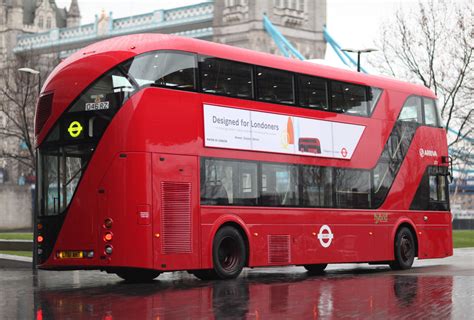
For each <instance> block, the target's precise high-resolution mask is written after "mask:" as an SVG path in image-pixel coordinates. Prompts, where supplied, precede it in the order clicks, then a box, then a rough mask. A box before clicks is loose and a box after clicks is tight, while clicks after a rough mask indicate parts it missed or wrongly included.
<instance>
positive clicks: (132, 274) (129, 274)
mask: <svg viewBox="0 0 474 320" xmlns="http://www.w3.org/2000/svg"><path fill="white" fill-rule="evenodd" d="M160 273H161V272H160V271H156V270H148V269H127V270H121V271H117V272H116V273H115V274H116V275H117V276H119V277H120V278H122V279H123V280H125V281H126V282H130V283H141V282H150V281H153V279H155V278H156V277H158V276H159V275H160Z"/></svg>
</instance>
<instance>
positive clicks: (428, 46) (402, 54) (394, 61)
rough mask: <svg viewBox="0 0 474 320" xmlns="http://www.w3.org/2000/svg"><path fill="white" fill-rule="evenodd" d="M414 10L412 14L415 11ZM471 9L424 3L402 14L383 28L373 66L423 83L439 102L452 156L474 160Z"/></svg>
mask: <svg viewBox="0 0 474 320" xmlns="http://www.w3.org/2000/svg"><path fill="white" fill-rule="evenodd" d="M412 9H413V8H412ZM472 14H473V12H472V7H470V6H469V4H468V3H467V2H465V1H459V0H458V1H455V0H451V1H450V0H428V1H421V0H420V1H419V2H418V4H417V6H416V7H415V10H411V11H407V10H403V9H399V10H398V11H397V13H396V14H395V16H394V17H393V19H391V20H390V21H387V22H386V23H385V24H384V25H383V26H382V28H381V34H380V38H379V40H378V41H377V42H376V45H377V46H378V48H380V53H379V54H377V55H374V56H373V57H374V58H373V59H372V60H371V61H370V63H371V64H372V65H373V66H374V67H376V68H377V69H378V70H380V71H381V72H382V73H385V74H388V75H391V76H394V77H396V78H399V79H405V80H408V81H412V82H417V83H421V84H423V85H424V86H426V87H428V88H430V89H432V90H433V91H434V92H435V94H436V95H437V96H438V107H439V108H440V110H441V116H442V118H443V120H444V123H445V127H446V131H447V132H450V133H451V135H449V147H450V148H451V150H457V151H458V152H454V153H453V155H454V156H455V157H456V158H457V159H458V160H461V161H464V160H466V159H467V158H465V157H464V159H462V157H461V155H464V156H466V155H467V157H468V158H472V155H473V143H472V141H473V135H474V132H473V127H474V111H473V106H474V101H473V89H474V85H473V83H474V75H473V71H474V59H473V41H472V32H473V29H472V28H473V25H472Z"/></svg>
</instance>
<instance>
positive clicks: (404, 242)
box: [390, 227, 416, 270]
mask: <svg viewBox="0 0 474 320" xmlns="http://www.w3.org/2000/svg"><path fill="white" fill-rule="evenodd" d="M394 251H395V252H394V253H395V261H392V262H391V263H390V268H392V270H406V269H410V268H411V266H412V265H413V261H414V260H415V255H416V245H415V238H414V236H413V233H412V232H411V230H410V229H408V228H407V227H402V228H400V230H398V232H397V235H396V236H395V244H394Z"/></svg>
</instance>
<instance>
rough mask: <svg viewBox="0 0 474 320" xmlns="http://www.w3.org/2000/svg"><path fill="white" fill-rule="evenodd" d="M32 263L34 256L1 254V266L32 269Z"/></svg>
mask: <svg viewBox="0 0 474 320" xmlns="http://www.w3.org/2000/svg"><path fill="white" fill-rule="evenodd" d="M32 265H33V258H30V257H20V256H14V255H11V254H0V268H17V269H26V268H28V269H31V268H32Z"/></svg>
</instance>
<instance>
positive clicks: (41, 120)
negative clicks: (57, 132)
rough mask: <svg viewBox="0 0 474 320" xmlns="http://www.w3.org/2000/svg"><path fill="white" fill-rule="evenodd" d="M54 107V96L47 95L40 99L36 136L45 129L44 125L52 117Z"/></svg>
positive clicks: (36, 117) (37, 111) (37, 109)
mask: <svg viewBox="0 0 474 320" xmlns="http://www.w3.org/2000/svg"><path fill="white" fill-rule="evenodd" d="M52 106H53V94H52V93H50V94H46V95H44V96H42V97H40V98H39V101H38V106H37V107H36V115H35V135H38V134H39V133H40V132H41V129H43V126H44V124H45V123H46V121H47V120H48V118H49V116H50V115H51V108H52Z"/></svg>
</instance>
